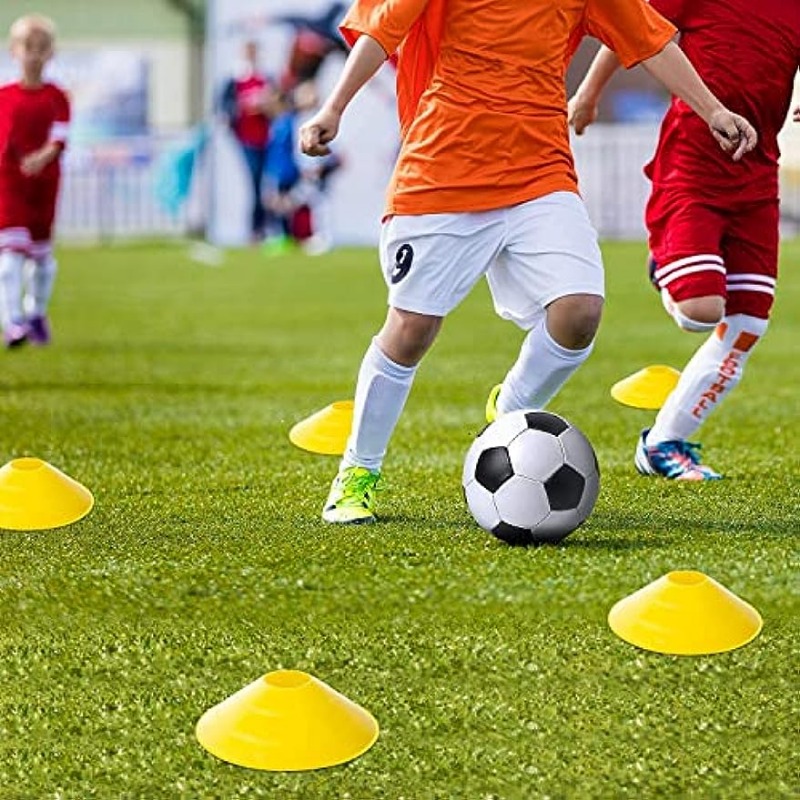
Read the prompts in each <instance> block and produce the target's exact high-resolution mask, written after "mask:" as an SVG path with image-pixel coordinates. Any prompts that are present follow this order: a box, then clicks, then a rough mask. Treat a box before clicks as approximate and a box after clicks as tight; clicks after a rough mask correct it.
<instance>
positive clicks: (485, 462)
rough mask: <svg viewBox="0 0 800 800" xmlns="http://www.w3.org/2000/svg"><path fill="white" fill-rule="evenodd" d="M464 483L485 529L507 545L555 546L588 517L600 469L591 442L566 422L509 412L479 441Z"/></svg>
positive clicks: (473, 448)
mask: <svg viewBox="0 0 800 800" xmlns="http://www.w3.org/2000/svg"><path fill="white" fill-rule="evenodd" d="M462 485H463V487H464V497H465V498H466V501H467V507H468V508H469V510H470V512H471V513H472V516H473V517H474V518H475V521H476V522H477V523H478V525H480V526H481V527H482V528H483V529H484V530H486V531H489V533H493V534H494V535H495V536H497V537H498V538H499V539H502V540H503V541H506V542H508V543H509V544H515V545H527V544H540V543H544V542H551V543H554V542H559V541H561V540H562V539H563V538H564V537H565V536H567V535H568V534H570V533H572V531H574V530H575V528H577V527H578V526H579V525H581V524H582V523H583V522H584V521H585V520H586V518H587V517H588V516H589V514H591V512H592V509H593V508H594V504H595V502H596V501H597V495H598V492H599V491H600V469H599V467H598V465H597V457H596V456H595V453H594V449H593V448H592V445H591V444H590V443H589V440H588V439H587V438H586V437H585V436H584V435H583V433H581V431H580V430H578V428H576V427H575V426H574V425H571V424H570V423H569V422H567V420H565V419H564V418H563V417H559V416H558V415H557V414H551V413H550V412H548V411H512V412H511V413H508V414H503V415H502V416H500V417H498V418H497V419H496V420H495V421H494V422H492V423H491V424H490V425H488V426H487V427H486V428H484V430H483V431H482V432H481V433H480V434H479V435H478V436H477V437H476V439H475V441H474V442H473V443H472V446H471V447H470V448H469V451H468V452H467V457H466V459H465V460H464V473H463V477H462Z"/></svg>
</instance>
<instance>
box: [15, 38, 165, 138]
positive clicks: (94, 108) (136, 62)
mask: <svg viewBox="0 0 800 800" xmlns="http://www.w3.org/2000/svg"><path fill="white" fill-rule="evenodd" d="M148 68H149V60H148V58H147V56H146V54H144V53H142V52H140V51H137V50H136V49H120V48H107V47H98V48H96V49H91V50H90V49H86V50H80V51H76V50H72V51H69V50H68V51H66V52H63V53H59V55H58V58H57V59H56V60H55V61H54V62H53V66H52V69H51V70H50V71H49V73H48V74H49V77H50V78H51V79H52V80H54V81H56V82H57V83H59V84H60V85H61V86H63V87H64V88H65V89H66V90H67V91H68V92H69V95H70V99H71V101H72V116H73V120H72V126H71V140H72V142H73V143H74V144H79V143H81V142H87V141H92V140H95V141H96V140H97V139H102V138H109V137H116V136H141V135H143V134H145V133H147V130H148V108H149V102H150V98H149V80H148ZM17 72H18V70H17V68H16V66H15V64H14V62H13V61H12V60H11V56H10V55H9V54H8V53H5V52H4V53H2V54H1V55H0V84H3V83H10V82H12V81H15V80H17V79H18V74H17Z"/></svg>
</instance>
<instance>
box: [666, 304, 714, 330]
mask: <svg viewBox="0 0 800 800" xmlns="http://www.w3.org/2000/svg"><path fill="white" fill-rule="evenodd" d="M672 316H673V318H674V320H675V322H676V324H677V325H678V327H679V328H681V329H682V330H685V331H691V332H695V333H703V332H705V331H710V330H713V329H714V327H715V326H716V325H717V324H719V322H721V320H722V318H723V317H724V316H725V299H724V298H722V297H718V296H716V295H713V296H711V295H710V296H708V297H693V298H690V299H688V300H682V301H680V302H677V303H675V306H674V309H673V313H672Z"/></svg>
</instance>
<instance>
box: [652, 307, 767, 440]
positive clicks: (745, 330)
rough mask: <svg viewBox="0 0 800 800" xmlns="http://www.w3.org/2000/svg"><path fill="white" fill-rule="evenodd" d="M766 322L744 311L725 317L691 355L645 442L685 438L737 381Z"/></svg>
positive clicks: (764, 328) (763, 330)
mask: <svg viewBox="0 0 800 800" xmlns="http://www.w3.org/2000/svg"><path fill="white" fill-rule="evenodd" d="M767 324H768V321H767V320H765V319H760V318H759V317H751V316H748V315H747V314H734V315H732V316H729V317H725V318H724V319H723V320H722V322H720V324H719V325H718V326H717V329H716V331H715V332H714V333H712V334H711V336H709V337H708V339H707V340H706V341H705V342H704V343H703V345H702V346H701V347H700V348H699V349H698V350H697V352H696V353H695V354H694V356H692V358H691V360H690V361H689V363H688V364H687V365H686V367H685V368H684V370H683V373H682V374H681V377H680V380H679V381H678V385H677V386H676V387H675V390H674V391H673V392H672V394H671V395H670V396H669V397H668V398H667V402H666V403H664V406H663V407H662V409H661V411H659V412H658V416H657V417H656V421H655V423H654V424H653V427H652V428H651V429H650V433H649V434H648V435H647V441H646V444H647V445H654V444H658V443H659V442H668V441H673V440H675V439H688V438H689V437H690V436H691V435H692V434H693V433H694V432H695V431H696V430H697V429H698V428H699V427H700V426H701V425H702V424H703V422H704V421H705V420H706V418H707V417H708V415H709V414H711V412H712V411H714V410H715V409H716V408H717V407H718V406H719V404H720V402H721V401H722V400H724V399H725V398H726V397H727V396H728V395H729V394H730V392H731V390H732V389H733V388H734V386H736V384H738V383H739V381H740V380H741V378H742V372H743V371H744V366H745V362H746V361H747V359H748V358H749V357H750V353H751V351H752V348H753V346H754V345H755V344H756V342H757V341H758V340H759V339H760V338H761V337H762V336H763V335H764V332H765V331H766V329H767Z"/></svg>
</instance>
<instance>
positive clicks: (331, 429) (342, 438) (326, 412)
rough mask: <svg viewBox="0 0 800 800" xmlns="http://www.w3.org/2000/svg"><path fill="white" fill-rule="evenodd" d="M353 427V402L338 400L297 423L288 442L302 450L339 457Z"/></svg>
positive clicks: (290, 433) (290, 432)
mask: <svg viewBox="0 0 800 800" xmlns="http://www.w3.org/2000/svg"><path fill="white" fill-rule="evenodd" d="M352 426H353V401H352V400H339V401H337V402H336V403H331V404H330V405H329V406H326V407H325V408H323V409H322V410H321V411H317V412H316V413H315V414H312V415H311V416H310V417H306V419H304V420H302V421H300V422H298V423H297V424H296V425H295V426H294V427H293V428H292V429H291V430H290V431H289V441H290V442H291V443H292V444H294V445H297V447H300V448H301V449H303V450H309V451H311V452H312V453H322V454H323V455H328V456H340V455H342V453H344V450H345V447H346V446H347V437H348V436H349V435H350V428H351V427H352Z"/></svg>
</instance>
